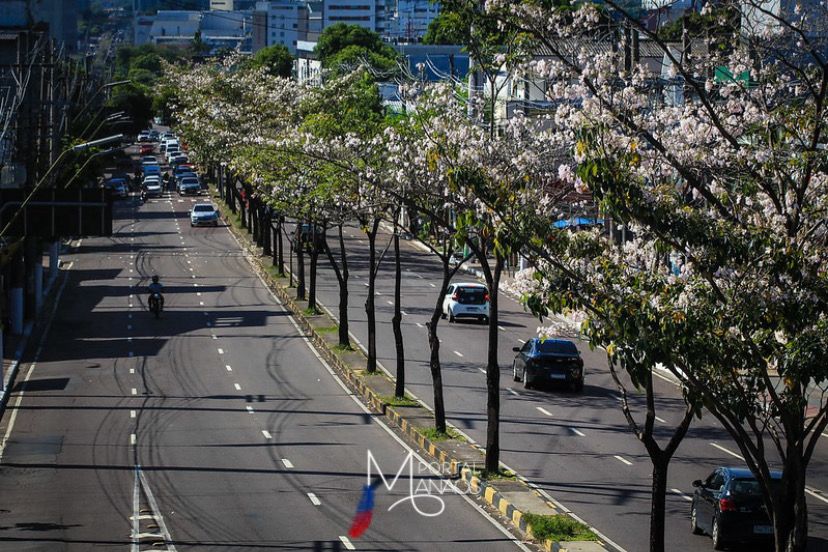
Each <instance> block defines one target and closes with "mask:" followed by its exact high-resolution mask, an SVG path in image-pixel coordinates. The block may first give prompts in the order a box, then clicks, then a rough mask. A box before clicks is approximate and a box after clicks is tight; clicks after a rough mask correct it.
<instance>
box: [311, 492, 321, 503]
mask: <svg viewBox="0 0 828 552" xmlns="http://www.w3.org/2000/svg"><path fill="white" fill-rule="evenodd" d="M308 498H309V499H310V501H311V504H313V505H314V506H319V505H320V504H322V502H320V501H319V499H318V498H316V495H315V494H313V493H308Z"/></svg>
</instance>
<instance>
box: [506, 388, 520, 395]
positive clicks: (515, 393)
mask: <svg viewBox="0 0 828 552" xmlns="http://www.w3.org/2000/svg"><path fill="white" fill-rule="evenodd" d="M506 391H508V392H509V393H511V394H512V395H514V396H515V397H520V393H518V392H517V391H515V390H514V389H512V388H511V387H507V388H506Z"/></svg>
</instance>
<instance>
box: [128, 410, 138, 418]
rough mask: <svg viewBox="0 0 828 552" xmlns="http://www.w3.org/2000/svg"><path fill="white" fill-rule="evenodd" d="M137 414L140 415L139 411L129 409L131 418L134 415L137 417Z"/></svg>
mask: <svg viewBox="0 0 828 552" xmlns="http://www.w3.org/2000/svg"><path fill="white" fill-rule="evenodd" d="M137 415H138V413H137V412H135V411H134V410H130V411H129V417H130V418H134V417H135V416H137Z"/></svg>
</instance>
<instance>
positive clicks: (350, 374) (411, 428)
mask: <svg viewBox="0 0 828 552" xmlns="http://www.w3.org/2000/svg"><path fill="white" fill-rule="evenodd" d="M216 204H217V205H218V207H219V210H220V211H221V213H222V216H223V217H224V219H225V222H227V226H228V229H229V230H230V232H231V233H232V234H233V235H234V236H235V237H236V239H237V240H238V241H239V243H240V244H241V245H242V247H243V248H244V251H245V253H246V258H247V260H248V262H249V263H250V265H251V267H253V269H254V271H256V273H257V274H258V275H259V276H261V277H262V279H263V280H264V281H265V282H266V283H267V284H268V286H269V287H270V289H271V290H272V291H273V293H274V294H275V295H276V297H277V298H278V299H279V301H280V302H281V304H282V306H283V307H285V308H286V309H287V310H288V311H290V313H291V314H292V315H293V318H294V319H295V320H296V323H297V324H298V325H299V327H300V328H301V330H302V332H303V333H304V334H305V336H306V337H308V339H310V340H311V342H312V343H313V345H314V347H315V349H316V351H317V353H318V354H319V355H320V356H321V357H322V358H323V359H324V360H325V362H326V363H328V365H329V366H331V368H332V369H333V370H335V371H336V373H337V375H338V376H339V377H341V378H342V379H343V381H344V382H346V384H347V385H348V387H349V388H350V389H352V390H353V391H354V392H355V393H356V394H357V395H358V396H359V397H360V399H361V400H362V401H363V402H364V404H365V405H366V406H367V407H368V408H369V409H370V410H371V411H373V412H374V413H376V414H378V415H382V416H384V417H385V418H386V419H387V420H388V421H389V422H390V423H391V424H393V425H394V426H395V427H397V428H398V429H399V431H400V432H401V433H402V434H403V437H404V438H405V439H406V440H407V441H408V442H409V444H411V445H413V446H415V447H418V448H419V449H420V451H421V452H422V453H423V454H425V455H427V456H428V457H430V458H431V459H433V460H434V461H436V462H438V463H439V466H440V467H441V471H442V472H443V474H444V475H446V476H449V477H452V478H459V479H462V480H464V481H465V482H466V483H467V484H468V485H470V487H471V488H472V489H473V490H476V491H482V492H478V493H477V494H478V496H479V497H480V498H481V499H482V500H483V501H484V502H486V503H487V504H489V505H490V506H491V507H493V508H494V509H496V510H497V511H499V512H500V513H501V514H502V515H503V516H505V517H506V518H507V519H509V521H510V522H512V524H513V525H514V526H515V527H516V528H517V529H518V530H519V531H520V532H522V533H523V534H524V535H526V536H527V537H528V538H531V539H533V540H535V541H536V542H538V544H539V545H540V546H542V548H543V549H545V550H546V551H547V552H606V551H608V550H609V549H608V548H606V547H605V546H603V544H601V543H598V542H555V541H551V540H546V541H544V542H539V541H537V539H535V538H534V537H533V535H532V529H531V527H530V526H529V525H528V524H527V522H526V520H525V517H524V516H525V515H526V514H527V513H528V512H527V511H523V510H521V509H520V508H519V507H517V506H516V505H515V504H514V503H513V501H512V500H510V499H509V498H508V497H507V495H506V494H505V493H504V492H501V491H500V490H499V489H498V488H497V484H496V483H491V482H488V481H485V480H483V479H481V478H479V477H478V476H476V475H474V473H475V471H477V467H478V466H480V468H481V469H482V467H483V466H484V462H483V460H484V458H483V453H482V452H481V451H480V450H479V447H477V446H474V445H471V444H467V446H469V447H472V448H474V450H475V451H476V452H477V454H478V456H479V464H478V463H477V461H472V462H469V459H468V458H466V459H462V458H460V457H458V456H455V455H454V454H453V451H449V450H446V448H447V447H446V446H445V445H444V444H443V443H446V444H450V443H452V442H453V441H451V440H448V441H445V442H440V443H435V442H433V441H431V440H429V439H428V438H426V437H425V436H424V435H422V434H421V433H420V432H419V431H417V426H416V425H414V424H413V423H412V422H411V421H410V420H409V419H408V418H407V417H406V416H405V414H403V413H402V412H401V411H400V408H398V407H395V406H392V405H390V404H388V403H387V402H386V401H385V400H384V399H383V398H382V396H381V395H380V394H379V393H378V392H377V391H376V390H375V389H374V388H372V387H371V384H370V382H369V381H368V379H369V377H380V378H386V379H387V376H386V375H385V374H380V372H377V374H376V376H368V375H367V374H365V373H364V372H362V371H360V370H359V369H356V368H354V367H353V366H351V365H349V364H347V363H346V362H345V361H344V360H343V359H342V358H341V357H340V356H339V355H338V354H337V353H336V352H335V351H334V350H333V348H332V347H331V344H330V342H329V341H327V340H326V339H325V337H324V336H323V335H322V334H320V333H319V332H318V331H317V330H316V328H315V327H314V325H313V324H312V323H311V320H310V319H309V318H308V316H306V315H305V314H304V309H302V308H301V307H300V306H299V305H298V303H297V302H296V300H295V299H294V298H293V297H291V294H290V293H289V288H287V287H285V286H284V285H283V284H282V283H281V282H279V281H278V280H277V278H275V277H274V276H273V275H272V274H271V273H270V272H269V271H268V270H267V269H266V268H265V266H264V262H262V260H261V257H260V255H259V252H258V250H257V248H256V246H255V245H254V244H253V243H252V241H251V239H250V236H249V235H248V233H246V232H244V231H243V230H242V229H240V228H237V227H236V226H235V225H234V224H233V223H232V222H230V221H229V220H228V218H229V209H227V207H226V206H225V205H223V204H222V203H221V202H220V201H216ZM323 310H327V309H323ZM317 317H318V318H324V319H326V320H329V321H330V322H335V320H334V319H333V318H332V317H331V316H330V315H328V314H325V313H321V314H319V315H317ZM417 402H418V403H419V401H417ZM420 408H423V407H422V406H421V407H420ZM509 484H510V485H511V486H512V487H513V491H512V494H515V493H518V494H520V495H523V496H524V497H526V498H531V501H534V502H536V503H542V505H543V508H541V509H542V510H544V511H543V513H556V514H564V512H561V511H560V510H559V509H558V508H556V507H555V506H554V505H553V504H551V503H550V502H548V501H547V500H546V499H544V498H543V497H542V496H541V495H540V494H539V493H538V492H537V491H535V490H533V489H532V488H531V487H530V486H529V485H528V484H527V483H525V482H524V481H523V480H522V479H515V480H513V481H512V480H510V481H509ZM535 511H538V510H537V509H535ZM533 513H534V512H533Z"/></svg>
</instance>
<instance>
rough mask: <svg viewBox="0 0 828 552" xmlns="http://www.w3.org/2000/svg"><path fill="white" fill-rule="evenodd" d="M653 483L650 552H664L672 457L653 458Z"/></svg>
mask: <svg viewBox="0 0 828 552" xmlns="http://www.w3.org/2000/svg"><path fill="white" fill-rule="evenodd" d="M650 461H651V462H652V463H653V472H652V473H653V482H652V487H651V497H650V552H664V528H665V523H666V522H665V518H666V511H665V508H666V507H667V469H668V467H669V465H670V456H668V455H666V454H659V455H656V456H651V457H650Z"/></svg>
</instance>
